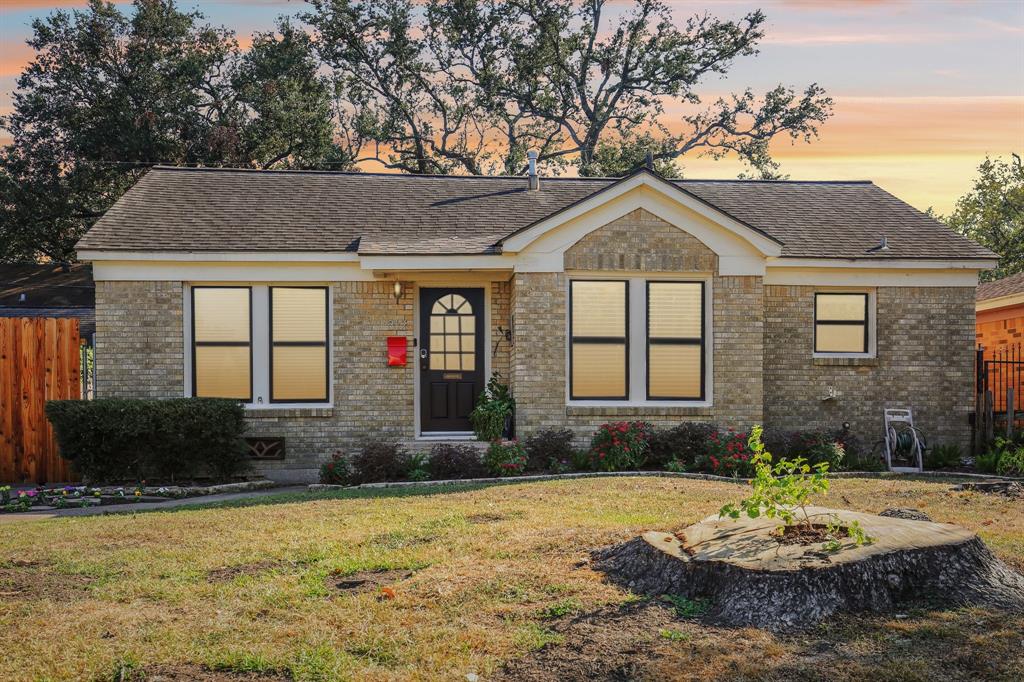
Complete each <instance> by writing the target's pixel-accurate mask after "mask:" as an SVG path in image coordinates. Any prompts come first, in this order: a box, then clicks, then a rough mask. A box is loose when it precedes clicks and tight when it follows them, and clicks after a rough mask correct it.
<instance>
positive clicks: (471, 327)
mask: <svg viewBox="0 0 1024 682" xmlns="http://www.w3.org/2000/svg"><path fill="white" fill-rule="evenodd" d="M475 333H476V315H475V314H474V312H473V306H472V305H471V304H470V302H469V301H467V300H466V299H465V298H464V297H462V296H460V295H459V294H447V295H445V296H442V297H441V298H439V299H438V300H437V301H435V302H434V306H433V308H431V310H430V369H436V370H452V371H456V372H458V371H463V372H472V371H473V370H474V369H475V367H476V353H475V349H476V336H475Z"/></svg>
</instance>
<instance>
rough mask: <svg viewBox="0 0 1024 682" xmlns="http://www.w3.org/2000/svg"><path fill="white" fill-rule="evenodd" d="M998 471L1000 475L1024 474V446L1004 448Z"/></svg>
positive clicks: (997, 466)
mask: <svg viewBox="0 0 1024 682" xmlns="http://www.w3.org/2000/svg"><path fill="white" fill-rule="evenodd" d="M996 473H997V474H999V475H1000V476H1024V446H1018V447H1015V448H1008V449H1006V450H1004V451H1003V452H1002V454H1000V455H999V462H998V463H997V464H996Z"/></svg>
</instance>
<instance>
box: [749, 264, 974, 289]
mask: <svg viewBox="0 0 1024 682" xmlns="http://www.w3.org/2000/svg"><path fill="white" fill-rule="evenodd" d="M764 283H765V284H766V285H773V284H774V285H783V286H819V287H975V286H977V284H978V271H977V270H965V269H951V268H936V269H931V270H926V269H923V268H913V269H897V268H891V267H890V268H877V267H876V268H867V267H860V268H839V267H817V268H782V267H770V266H769V267H768V269H767V271H766V272H765V276H764Z"/></svg>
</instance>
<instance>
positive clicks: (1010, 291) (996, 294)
mask: <svg viewBox="0 0 1024 682" xmlns="http://www.w3.org/2000/svg"><path fill="white" fill-rule="evenodd" d="M1014 294H1024V272H1020V273H1017V274H1016V275H1010V276H1009V277H1003V278H1002V279H997V280H995V281H993V282H984V283H982V284H979V285H978V292H977V296H976V298H977V300H979V301H988V300H990V299H993V298H1002V297H1003V296H1012V295H1014Z"/></svg>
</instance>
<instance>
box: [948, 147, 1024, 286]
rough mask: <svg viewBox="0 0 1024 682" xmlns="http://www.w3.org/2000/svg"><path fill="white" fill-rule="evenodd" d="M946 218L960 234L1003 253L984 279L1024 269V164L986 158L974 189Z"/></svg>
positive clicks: (1015, 158)
mask: <svg viewBox="0 0 1024 682" xmlns="http://www.w3.org/2000/svg"><path fill="white" fill-rule="evenodd" d="M941 220H943V222H945V223H946V224H947V225H949V226H950V227H951V228H953V229H954V230H956V231H957V232H959V233H960V234H962V235H964V236H965V237H968V238H969V239H972V240H974V241H975V242H977V243H979V244H981V245H982V246H984V247H986V248H989V249H991V250H992V251H995V252H996V253H998V254H999V256H1000V258H999V265H998V266H997V267H996V268H995V269H994V270H988V271H987V272H983V273H982V274H981V279H982V280H983V281H990V280H994V279H1000V278H1003V277H1006V276H1008V275H1013V274H1016V273H1018V272H1024V164H1022V163H1021V158H1020V156H1019V155H1017V154H1012V155H1011V160H1010V161H1004V160H1002V159H998V158H996V159H992V158H989V157H985V160H984V161H983V162H982V163H981V165H979V166H978V177H977V178H976V179H975V181H974V187H973V188H972V189H971V191H970V192H968V193H967V194H965V195H964V196H962V197H960V200H959V201H957V202H956V206H955V207H954V208H953V212H952V213H951V214H950V215H949V216H946V217H944V218H941Z"/></svg>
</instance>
